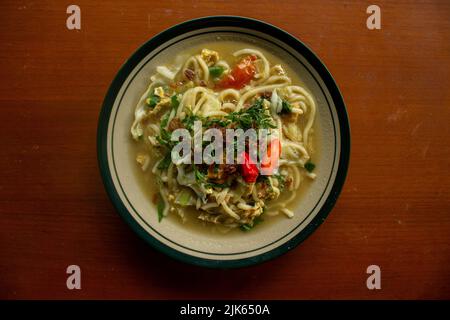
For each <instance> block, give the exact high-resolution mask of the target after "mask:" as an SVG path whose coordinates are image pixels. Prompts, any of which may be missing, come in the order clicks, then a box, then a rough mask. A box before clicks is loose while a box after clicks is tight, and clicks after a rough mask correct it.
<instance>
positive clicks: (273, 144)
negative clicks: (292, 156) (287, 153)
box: [261, 138, 281, 175]
mask: <svg viewBox="0 0 450 320" xmlns="http://www.w3.org/2000/svg"><path fill="white" fill-rule="evenodd" d="M272 153H273V155H272ZM280 155H281V142H280V140H279V139H276V138H275V139H273V140H272V141H270V143H269V144H268V145H267V153H266V155H265V156H264V157H263V161H262V162H261V168H262V169H264V170H267V174H269V175H271V174H273V171H274V170H275V164H276V162H275V163H273V162H272V161H271V158H272V157H273V159H276V160H278V159H279V158H280Z"/></svg>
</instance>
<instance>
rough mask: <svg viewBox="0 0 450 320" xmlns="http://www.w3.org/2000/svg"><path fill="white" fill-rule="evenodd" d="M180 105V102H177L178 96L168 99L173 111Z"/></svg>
mask: <svg viewBox="0 0 450 320" xmlns="http://www.w3.org/2000/svg"><path fill="white" fill-rule="evenodd" d="M179 105H180V101H178V96H177V95H176V94H174V95H173V96H172V97H171V98H170V106H171V107H172V108H173V109H177V108H178V106H179Z"/></svg>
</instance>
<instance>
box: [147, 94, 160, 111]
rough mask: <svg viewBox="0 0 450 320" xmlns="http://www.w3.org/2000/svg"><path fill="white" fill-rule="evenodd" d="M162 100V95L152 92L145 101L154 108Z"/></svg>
mask: <svg viewBox="0 0 450 320" xmlns="http://www.w3.org/2000/svg"><path fill="white" fill-rule="evenodd" d="M160 100H161V98H160V97H158V96H156V95H154V94H152V95H150V96H149V97H148V98H147V99H146V100H145V103H146V104H147V105H148V106H149V107H150V108H154V107H156V105H157V104H158V103H159V101H160Z"/></svg>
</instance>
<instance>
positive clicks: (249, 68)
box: [217, 55, 256, 89]
mask: <svg viewBox="0 0 450 320" xmlns="http://www.w3.org/2000/svg"><path fill="white" fill-rule="evenodd" d="M255 60H256V56H254V55H250V56H247V57H245V58H244V59H242V60H241V61H240V62H239V63H238V64H237V65H236V66H235V67H234V69H233V70H231V72H230V73H229V74H227V75H226V76H225V77H224V78H223V79H222V80H221V81H220V82H219V83H218V84H217V86H218V87H219V88H235V89H241V88H242V87H244V86H245V85H246V84H247V83H249V82H250V80H252V79H253V77H254V75H255V73H256V66H255V64H254V63H253V61H255Z"/></svg>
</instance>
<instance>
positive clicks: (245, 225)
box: [239, 216, 264, 231]
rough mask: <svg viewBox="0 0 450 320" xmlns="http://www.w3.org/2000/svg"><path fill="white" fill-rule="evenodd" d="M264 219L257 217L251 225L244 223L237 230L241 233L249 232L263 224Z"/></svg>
mask: <svg viewBox="0 0 450 320" xmlns="http://www.w3.org/2000/svg"><path fill="white" fill-rule="evenodd" d="M263 221H264V219H263V218H261V216H257V217H256V218H255V219H253V222H252V223H246V224H243V225H241V226H240V227H239V228H240V229H241V230H242V231H250V230H251V229H253V228H254V227H255V226H256V225H258V224H260V223H261V222H263Z"/></svg>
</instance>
